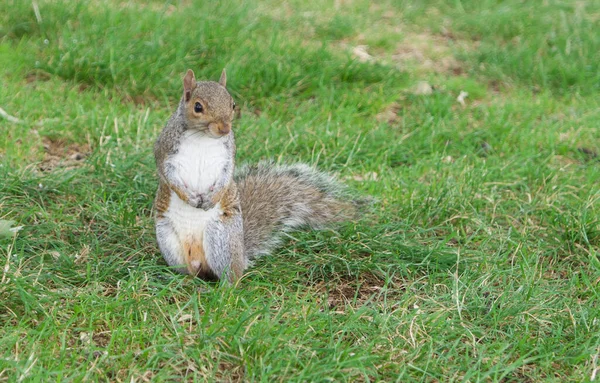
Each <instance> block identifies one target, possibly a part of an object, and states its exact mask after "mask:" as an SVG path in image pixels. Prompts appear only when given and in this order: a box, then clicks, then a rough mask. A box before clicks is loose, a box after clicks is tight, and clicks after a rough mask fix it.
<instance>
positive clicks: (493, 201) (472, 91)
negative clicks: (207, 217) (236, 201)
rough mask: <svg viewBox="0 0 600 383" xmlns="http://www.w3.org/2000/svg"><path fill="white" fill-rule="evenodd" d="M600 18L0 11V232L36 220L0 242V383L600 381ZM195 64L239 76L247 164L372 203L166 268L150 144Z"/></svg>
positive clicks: (570, 9) (557, 11)
mask: <svg viewBox="0 0 600 383" xmlns="http://www.w3.org/2000/svg"><path fill="white" fill-rule="evenodd" d="M36 9H37V11H36ZM36 12H37V16H36ZM598 15H600V7H599V5H598V3H596V2H577V1H553V0H549V1H545V2H540V3H539V4H538V3H536V2H522V1H517V0H508V1H503V2H497V1H491V0H490V1H477V2H476V1H470V0H463V1H457V2H443V1H439V0H427V1H413V0H404V1H384V2H377V3H375V4H372V3H371V2H368V1H361V0H356V1H350V2H327V1H318V2H311V3H308V4H307V3H305V2H300V1H289V2H284V3H280V2H274V1H265V2H254V1H250V2H243V3H242V2H240V3H236V4H232V3H228V2H219V3H217V2H196V1H172V2H168V1H150V2H136V1H116V0H112V1H108V2H92V3H89V2H80V1H71V2H66V1H53V2H49V1H35V2H31V1H12V0H9V1H5V2H3V3H2V4H0V68H2V69H0V77H1V79H2V84H3V86H2V87H0V107H1V108H2V109H4V110H5V111H6V112H7V113H8V114H9V115H11V116H14V117H16V118H18V119H19V120H20V122H19V123H14V122H11V121H9V120H8V119H6V118H3V117H0V180H2V181H1V182H0V220H12V221H15V224H14V225H15V226H23V228H22V230H20V231H19V232H18V233H17V234H14V235H13V234H9V235H5V236H4V237H0V264H2V265H3V269H2V271H1V272H0V274H1V277H0V278H1V281H0V322H1V323H2V326H0V381H83V380H89V381H123V382H125V381H126V382H130V381H136V382H142V381H150V380H152V381H181V380H199V381H202V380H208V381H215V380H216V381H328V380H331V381H357V380H358V381H397V382H409V381H444V382H450V381H490V382H522V381H530V382H538V381H557V382H558V381H560V382H563V381H573V382H579V381H586V380H593V379H594V378H595V377H596V376H597V374H598V355H599V353H600V351H599V347H600V336H599V335H600V328H599V323H600V322H598V316H599V311H600V309H599V303H600V302H599V296H598V295H599V292H598V281H599V280H600V260H599V259H598V255H599V249H600V188H599V187H598V185H600V166H599V165H600V163H599V162H598V161H599V160H598V153H599V151H600V123H599V121H600V119H599V118H598V117H599V112H598V111H599V110H600V98H599V97H598V94H599V93H598V91H599V90H600V77H599V76H600V75H599V73H600V68H599V67H598V63H599V62H600V35H598V34H597V33H592V32H591V31H594V30H598V29H599V27H600V25H599V24H600V22H599V20H600V18H599V16H598ZM360 45H366V46H367V48H364V51H365V52H367V53H368V56H367V57H366V58H364V59H363V60H362V61H361V60H360V59H359V58H357V57H355V54H354V53H353V52H354V50H355V48H356V47H357V46H360ZM188 67H189V68H192V69H194V70H195V72H196V76H197V77H198V78H207V79H216V78H218V75H219V73H220V71H221V69H222V68H223V67H226V68H227V71H228V85H229V86H230V91H231V93H232V94H233V95H234V97H235V99H236V102H237V104H238V105H240V106H241V107H242V114H241V118H240V119H239V120H237V121H236V124H235V129H236V132H237V136H236V137H237V144H238V157H237V161H238V163H242V162H256V161H258V160H260V159H266V158H270V159H275V160H276V161H281V162H294V161H303V162H307V163H310V164H313V165H316V166H318V167H319V168H321V169H324V170H327V171H330V172H333V173H336V174H337V175H338V176H339V177H340V178H341V179H342V180H344V182H345V183H347V184H348V185H349V186H350V187H351V188H352V189H354V190H356V191H357V192H358V193H359V194H362V195H371V196H373V197H375V198H376V200H377V203H376V204H375V207H374V210H373V212H372V213H370V214H369V215H366V216H365V217H362V218H361V219H360V220H358V221H357V222H351V223H348V224H346V225H343V226H341V227H339V228H337V229H336V230H328V231H322V232H300V233H292V234H291V235H290V238H289V240H288V241H287V242H286V243H285V245H284V246H282V248H281V249H279V250H278V251H277V252H276V253H275V254H273V255H272V256H269V257H265V258H263V259H261V260H260V261H259V262H258V263H257V265H256V266H255V267H253V268H252V269H250V270H249V271H248V273H247V275H246V276H245V277H244V278H243V279H242V281H241V282H240V283H239V284H238V285H237V286H227V285H215V284H210V283H205V282H203V281H199V280H194V279H192V278H189V277H184V276H180V275H177V274H175V273H173V272H171V271H170V270H169V269H168V268H167V267H166V264H165V263H164V261H163V260H162V258H161V257H160V254H159V252H158V250H157V248H156V245H155V239H154V233H153V221H152V211H151V210H152V199H153V196H154V192H155V188H156V177H155V170H154V160H153V158H152V151H151V148H152V144H153V140H154V139H155V137H156V136H157V134H158V132H159V131H160V129H161V128H162V126H163V125H164V123H165V122H166V120H167V118H168V117H169V115H170V114H171V113H172V111H173V108H174V105H175V104H176V102H177V100H178V98H179V96H180V93H181V78H182V75H183V74H184V72H185V70H186V69H187V68H188ZM420 81H426V82H427V83H429V84H431V85H432V86H433V88H434V91H433V93H432V94H426V95H422V94H416V93H418V92H415V85H416V84H417V83H418V82H420ZM461 91H467V92H468V93H469V96H468V97H467V98H466V99H465V104H464V105H461V104H460V103H459V102H457V96H458V94H459V93H460V92H461ZM0 226H1V225H0ZM0 235H1V234H0Z"/></svg>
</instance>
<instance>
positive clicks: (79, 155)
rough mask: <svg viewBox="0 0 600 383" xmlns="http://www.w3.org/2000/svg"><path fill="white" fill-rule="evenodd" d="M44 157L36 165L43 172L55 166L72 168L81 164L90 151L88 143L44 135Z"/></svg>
mask: <svg viewBox="0 0 600 383" xmlns="http://www.w3.org/2000/svg"><path fill="white" fill-rule="evenodd" d="M42 143H43V145H44V159H43V160H42V162H41V163H40V165H39V166H38V168H39V170H41V171H43V172H48V171H52V170H54V169H55V168H58V167H60V168H67V169H72V168H75V167H78V166H81V165H82V164H83V160H84V159H85V158H86V157H87V155H88V154H89V153H90V147H89V145H85V144H83V145H82V144H77V143H72V142H69V141H67V140H66V139H62V138H50V137H44V138H43V139H42Z"/></svg>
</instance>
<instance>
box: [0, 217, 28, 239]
mask: <svg viewBox="0 0 600 383" xmlns="http://www.w3.org/2000/svg"><path fill="white" fill-rule="evenodd" d="M14 223H15V221H7V220H3V219H0V237H12V236H13V235H15V234H16V233H17V232H18V231H19V230H21V229H22V228H23V226H15V227H13V224H14Z"/></svg>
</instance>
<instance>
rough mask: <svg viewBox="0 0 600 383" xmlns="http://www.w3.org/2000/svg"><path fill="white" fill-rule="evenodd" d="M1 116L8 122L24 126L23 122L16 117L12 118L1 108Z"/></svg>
mask: <svg viewBox="0 0 600 383" xmlns="http://www.w3.org/2000/svg"><path fill="white" fill-rule="evenodd" d="M0 116H2V117H4V118H6V119H7V120H8V121H10V122H14V123H15V124H22V123H23V120H20V119H18V118H16V117H14V116H11V115H10V114H8V113H6V111H5V110H4V109H2V108H0Z"/></svg>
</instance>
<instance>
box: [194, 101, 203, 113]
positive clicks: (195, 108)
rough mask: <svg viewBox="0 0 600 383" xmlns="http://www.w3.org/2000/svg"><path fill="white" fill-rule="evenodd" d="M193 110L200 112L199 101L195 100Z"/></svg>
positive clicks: (200, 105)
mask: <svg viewBox="0 0 600 383" xmlns="http://www.w3.org/2000/svg"><path fill="white" fill-rule="evenodd" d="M194 112H196V113H202V104H201V103H199V102H196V104H194Z"/></svg>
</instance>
